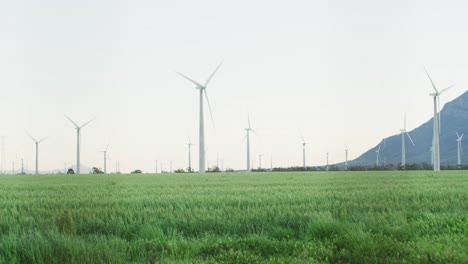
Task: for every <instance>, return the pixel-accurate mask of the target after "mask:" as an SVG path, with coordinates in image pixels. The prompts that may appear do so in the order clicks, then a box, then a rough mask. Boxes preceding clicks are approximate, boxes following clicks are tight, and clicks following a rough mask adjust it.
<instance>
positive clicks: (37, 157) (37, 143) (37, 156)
mask: <svg viewBox="0 0 468 264" xmlns="http://www.w3.org/2000/svg"><path fill="white" fill-rule="evenodd" d="M28 136H29V137H30V138H31V139H32V140H33V141H34V143H35V144H36V175H38V174H39V143H41V142H42V141H44V140H46V139H47V137H45V138H43V139H41V140H36V139H35V138H33V137H32V136H31V135H30V134H28Z"/></svg>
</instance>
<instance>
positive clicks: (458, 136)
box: [455, 131, 460, 139]
mask: <svg viewBox="0 0 468 264" xmlns="http://www.w3.org/2000/svg"><path fill="white" fill-rule="evenodd" d="M455 133H456V134H457V138H458V139H460V135H458V132H457V131H455Z"/></svg>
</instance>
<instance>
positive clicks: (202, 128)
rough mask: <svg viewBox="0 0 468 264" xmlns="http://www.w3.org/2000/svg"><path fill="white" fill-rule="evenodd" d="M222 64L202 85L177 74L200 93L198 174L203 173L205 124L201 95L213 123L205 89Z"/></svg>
mask: <svg viewBox="0 0 468 264" xmlns="http://www.w3.org/2000/svg"><path fill="white" fill-rule="evenodd" d="M221 64H222V62H221V63H220V64H219V65H218V67H216V69H215V70H214V71H213V73H212V74H211V75H210V76H209V77H208V79H207V80H206V82H205V84H204V85H201V84H200V83H198V82H196V81H194V80H192V79H191V78H189V77H187V76H185V75H183V74H182V73H180V72H177V73H178V74H179V75H180V76H182V77H184V78H185V79H187V80H188V81H190V82H191V83H193V84H195V89H197V90H199V91H200V130H199V161H198V166H199V167H198V172H199V173H205V122H204V118H203V95H205V99H206V102H207V104H208V109H209V110H210V116H211V121H212V122H213V123H214V121H213V114H212V112H211V106H210V101H209V100H208V94H207V93H206V87H207V86H208V83H209V82H210V81H211V79H212V78H213V76H214V75H215V73H216V72H217V71H218V69H219V67H221Z"/></svg>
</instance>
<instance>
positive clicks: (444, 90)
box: [439, 84, 455, 95]
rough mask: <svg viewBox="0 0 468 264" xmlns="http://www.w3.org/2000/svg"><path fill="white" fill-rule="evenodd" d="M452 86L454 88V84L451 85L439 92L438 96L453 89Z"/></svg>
mask: <svg viewBox="0 0 468 264" xmlns="http://www.w3.org/2000/svg"><path fill="white" fill-rule="evenodd" d="M454 86H455V84H452V85H450V86H449V87H447V88H444V89H442V90H440V92H439V95H440V94H442V93H443V92H446V91H447V90H448V89H450V88H452V87H454Z"/></svg>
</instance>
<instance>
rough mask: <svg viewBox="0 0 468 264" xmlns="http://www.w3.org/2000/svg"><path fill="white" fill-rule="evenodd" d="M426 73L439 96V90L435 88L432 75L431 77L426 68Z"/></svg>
mask: <svg viewBox="0 0 468 264" xmlns="http://www.w3.org/2000/svg"><path fill="white" fill-rule="evenodd" d="M424 71H425V72H426V74H427V77H429V80H430V81H431V84H432V88H434V90H435V92H436V93H437V94H438V93H439V91H437V88H436V86H435V84H434V82H433V81H432V78H431V76H430V75H429V73H428V72H427V70H426V68H424Z"/></svg>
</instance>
